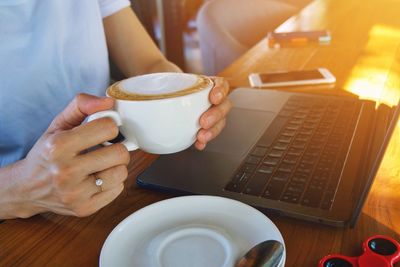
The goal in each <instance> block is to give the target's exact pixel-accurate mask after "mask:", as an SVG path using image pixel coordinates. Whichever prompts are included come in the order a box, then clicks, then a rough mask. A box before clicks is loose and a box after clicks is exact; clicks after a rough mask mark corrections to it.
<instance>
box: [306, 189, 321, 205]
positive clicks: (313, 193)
mask: <svg viewBox="0 0 400 267" xmlns="http://www.w3.org/2000/svg"><path fill="white" fill-rule="evenodd" d="M322 194H323V191H322V190H318V189H316V188H309V189H307V191H306V192H305V193H304V197H303V200H302V202H301V203H302V204H303V205H304V206H309V207H318V206H319V204H320V201H321V199H322Z"/></svg>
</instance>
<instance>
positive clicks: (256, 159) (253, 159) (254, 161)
mask: <svg viewBox="0 0 400 267" xmlns="http://www.w3.org/2000/svg"><path fill="white" fill-rule="evenodd" d="M260 161H261V157H255V156H249V157H248V158H247V160H246V162H247V163H250V164H258V163H260Z"/></svg>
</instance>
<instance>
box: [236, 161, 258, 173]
mask: <svg viewBox="0 0 400 267" xmlns="http://www.w3.org/2000/svg"><path fill="white" fill-rule="evenodd" d="M256 167H257V165H255V164H248V163H246V164H245V165H243V166H242V167H241V168H240V170H241V171H242V172H248V173H252V172H254V171H255V169H256Z"/></svg>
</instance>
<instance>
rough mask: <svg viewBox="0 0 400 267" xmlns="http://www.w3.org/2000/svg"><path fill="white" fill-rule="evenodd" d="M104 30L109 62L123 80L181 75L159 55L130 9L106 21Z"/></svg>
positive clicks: (174, 66) (177, 69)
mask: <svg viewBox="0 0 400 267" xmlns="http://www.w3.org/2000/svg"><path fill="white" fill-rule="evenodd" d="M104 29H105V33H106V39H107V46H108V50H109V53H110V56H111V59H112V60H113V62H114V63H115V64H116V65H117V66H118V68H119V69H120V70H121V71H122V73H123V74H124V75H125V76H126V77H131V76H135V75H140V74H145V73H151V72H181V70H180V69H179V67H177V66H176V65H174V64H173V63H171V62H169V61H168V60H167V59H166V58H165V57H164V55H163V54H162V53H161V52H160V50H159V49H158V47H157V46H156V44H155V43H154V42H153V40H152V39H151V38H150V36H149V35H148V34H147V32H146V31H145V29H144V27H143V26H142V25H141V23H140V22H139V20H138V18H137V17H136V15H135V14H134V13H133V12H132V10H131V9H130V8H125V9H123V10H121V11H119V12H117V13H116V14H113V15H111V16H109V17H107V18H105V19H104Z"/></svg>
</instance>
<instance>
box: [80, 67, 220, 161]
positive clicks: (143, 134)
mask: <svg viewBox="0 0 400 267" xmlns="http://www.w3.org/2000/svg"><path fill="white" fill-rule="evenodd" d="M147 75H148V76H149V75H153V76H154V77H156V76H157V75H158V74H157V73H155V74H147ZM162 75H166V74H165V73H163V74H162ZM171 75H175V76H176V77H177V78H179V77H180V76H179V75H195V74H185V73H179V74H178V73H171ZM175 76H174V77H175ZM196 76H197V75H196ZM140 77H141V76H136V77H133V78H129V79H127V80H124V81H125V83H124V81H122V82H121V83H120V84H122V85H124V86H125V87H126V86H129V84H132V80H133V79H138V78H140ZM133 82H134V81H133ZM212 87H213V82H212V81H210V83H209V85H208V86H207V87H206V88H204V89H202V90H199V91H197V92H192V93H190V94H186V95H183V96H175V97H170V98H163V99H156V100H121V99H116V98H114V99H115V107H114V110H107V111H101V112H97V113H95V114H92V115H90V116H89V118H88V122H89V121H92V120H95V119H99V118H104V117H109V118H112V119H113V120H114V121H115V122H116V124H117V125H118V126H119V130H120V133H121V134H122V135H123V137H124V140H123V141H122V142H121V143H122V144H123V145H125V146H126V148H127V149H128V150H129V151H132V150H136V149H139V148H140V149H141V150H144V151H146V152H149V153H154V154H170V153H175V152H178V151H182V150H184V149H186V148H188V147H190V146H191V145H192V144H193V143H194V142H195V140H196V136H197V132H198V130H199V129H200V124H199V120H200V116H201V115H202V114H203V113H204V112H205V111H206V110H207V109H208V108H209V107H210V106H211V103H210V101H209V93H210V91H211V89H212ZM144 89H146V88H144ZM107 96H110V95H109V94H108V92H107ZM110 144H111V143H109V142H106V143H105V145H110Z"/></svg>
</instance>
